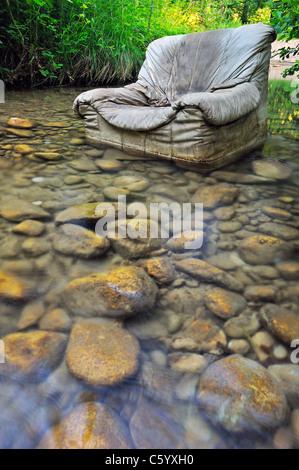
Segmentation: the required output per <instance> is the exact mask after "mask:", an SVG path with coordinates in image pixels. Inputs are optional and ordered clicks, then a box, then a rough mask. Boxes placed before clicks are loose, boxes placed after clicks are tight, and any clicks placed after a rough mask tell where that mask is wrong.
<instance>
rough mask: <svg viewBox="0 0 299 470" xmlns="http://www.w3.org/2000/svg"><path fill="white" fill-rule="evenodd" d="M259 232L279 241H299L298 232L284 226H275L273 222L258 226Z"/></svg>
mask: <svg viewBox="0 0 299 470" xmlns="http://www.w3.org/2000/svg"><path fill="white" fill-rule="evenodd" d="M259 231H260V232H261V233H265V234H266V235H271V236H274V237H277V238H280V239H281V240H286V241H290V240H296V239H299V230H297V229H296V228H294V227H289V226H288V225H285V224H277V223H275V222H266V223H264V224H260V225H259Z"/></svg>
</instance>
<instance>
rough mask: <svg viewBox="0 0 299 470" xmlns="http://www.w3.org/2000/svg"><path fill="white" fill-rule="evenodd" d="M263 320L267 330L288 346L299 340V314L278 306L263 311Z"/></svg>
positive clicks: (270, 305)
mask: <svg viewBox="0 0 299 470" xmlns="http://www.w3.org/2000/svg"><path fill="white" fill-rule="evenodd" d="M260 313H261V320H262V322H263V324H264V325H265V326H266V328H267V330H269V331H270V333H272V334H273V335H275V336H277V337H278V338H279V339H281V340H282V341H284V342H285V343H287V344H290V343H291V341H293V339H296V338H299V314H298V313H294V312H292V311H291V310H287V309H286V308H283V307H281V306H280V305H276V304H266V305H264V306H263V307H262V309H261V312H260Z"/></svg>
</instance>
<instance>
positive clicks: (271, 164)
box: [252, 158, 292, 180]
mask: <svg viewBox="0 0 299 470" xmlns="http://www.w3.org/2000/svg"><path fill="white" fill-rule="evenodd" d="M252 168H253V171H254V173H255V174H256V175H259V176H265V177H266V178H274V179H277V180H286V179H288V178H289V177H290V176H291V174H292V168H291V167H290V166H289V165H286V164H285V163H281V162H279V161H277V160H272V159H268V158H267V159H266V158H264V159H261V160H255V161H253V162H252Z"/></svg>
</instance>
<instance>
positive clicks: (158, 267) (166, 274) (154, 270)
mask: <svg viewBox="0 0 299 470" xmlns="http://www.w3.org/2000/svg"><path fill="white" fill-rule="evenodd" d="M146 270H147V272H148V274H149V275H150V276H152V277H153V278H154V279H155V281H156V282H157V283H158V284H170V283H171V282H172V281H173V280H174V278H175V271H174V268H173V266H172V264H171V262H170V261H169V260H168V259H165V258H152V259H149V260H148V261H147V262H146Z"/></svg>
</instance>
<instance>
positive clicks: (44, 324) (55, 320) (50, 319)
mask: <svg viewBox="0 0 299 470" xmlns="http://www.w3.org/2000/svg"><path fill="white" fill-rule="evenodd" d="M71 326H72V320H71V319H70V317H69V316H68V314H67V312H66V311H65V310H63V309H62V308H54V309H53V310H49V311H48V312H47V313H46V314H45V315H44V316H43V317H42V319H41V320H40V322H39V327H40V329H41V330H48V331H68V330H70V328H71Z"/></svg>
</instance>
